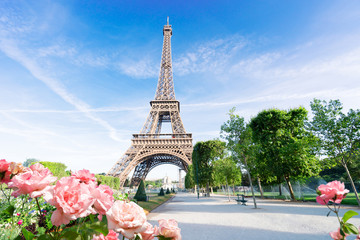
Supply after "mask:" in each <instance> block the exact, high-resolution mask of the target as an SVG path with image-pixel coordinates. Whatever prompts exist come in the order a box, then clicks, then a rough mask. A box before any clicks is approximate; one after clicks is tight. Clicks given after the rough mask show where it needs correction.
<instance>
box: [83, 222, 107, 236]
mask: <svg viewBox="0 0 360 240" xmlns="http://www.w3.org/2000/svg"><path fill="white" fill-rule="evenodd" d="M87 225H88V224H87ZM88 226H89V228H90V229H92V230H95V231H96V232H99V233H102V234H104V236H106V235H108V233H109V229H108V228H107V225H106V224H105V223H103V222H94V223H92V224H89V225H88Z"/></svg>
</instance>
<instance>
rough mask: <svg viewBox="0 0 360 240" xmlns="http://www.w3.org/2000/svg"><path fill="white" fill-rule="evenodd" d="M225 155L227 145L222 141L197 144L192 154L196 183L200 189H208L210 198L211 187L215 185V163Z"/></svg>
mask: <svg viewBox="0 0 360 240" xmlns="http://www.w3.org/2000/svg"><path fill="white" fill-rule="evenodd" d="M224 153H225V143H224V142H222V141H220V140H209V141H206V142H197V143H196V144H195V146H194V151H193V154H192V162H193V166H194V170H195V171H194V173H195V174H194V181H195V183H196V184H197V185H199V186H200V187H206V191H207V194H208V196H210V191H209V186H212V185H213V180H214V179H213V162H214V161H215V160H217V159H219V158H222V157H223V155H224Z"/></svg>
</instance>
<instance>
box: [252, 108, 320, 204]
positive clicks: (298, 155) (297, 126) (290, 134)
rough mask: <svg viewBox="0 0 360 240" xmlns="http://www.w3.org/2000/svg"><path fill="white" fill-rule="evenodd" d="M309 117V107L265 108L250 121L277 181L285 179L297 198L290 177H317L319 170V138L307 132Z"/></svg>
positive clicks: (261, 154)
mask: <svg viewBox="0 0 360 240" xmlns="http://www.w3.org/2000/svg"><path fill="white" fill-rule="evenodd" d="M306 120H307V111H306V109H305V108H303V107H299V108H295V109H290V110H289V111H283V110H278V109H270V110H264V111H262V112H260V113H259V114H258V115H257V116H256V117H255V118H253V119H252V120H251V122H250V127H251V128H252V130H253V133H254V134H253V140H254V142H256V143H258V144H259V150H260V151H259V155H260V156H262V159H263V161H264V162H265V163H266V166H267V168H268V169H269V170H270V172H271V173H272V174H273V175H274V176H275V177H276V178H277V179H278V180H280V179H285V182H286V183H287V185H288V188H289V192H290V196H291V198H292V200H294V201H295V200H296V199H295V195H294V191H293V189H292V186H291V183H290V179H297V178H305V177H310V176H314V175H317V174H318V173H319V171H320V164H319V161H318V158H317V157H316V155H315V152H314V146H316V137H315V136H314V135H312V134H310V133H309V132H308V131H306V129H305V122H306Z"/></svg>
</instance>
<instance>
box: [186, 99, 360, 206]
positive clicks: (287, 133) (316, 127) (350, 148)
mask: <svg viewBox="0 0 360 240" xmlns="http://www.w3.org/2000/svg"><path fill="white" fill-rule="evenodd" d="M310 106H311V110H312V114H313V118H312V120H311V121H309V120H308V112H307V110H306V109H305V108H303V107H299V108H295V109H290V110H279V109H269V110H264V111H262V112H260V113H259V114H258V115H257V116H256V117H254V118H252V119H251V121H250V122H248V123H247V122H245V120H244V118H243V117H240V116H238V115H236V114H235V108H233V109H231V110H230V112H229V120H227V121H226V122H225V123H224V124H223V125H222V126H221V138H222V139H224V140H225V141H226V144H225V143H224V142H221V141H220V140H211V141H207V142H199V143H197V144H196V145H195V147H194V152H193V165H192V166H191V167H190V171H189V173H188V174H187V176H186V179H185V184H186V187H191V186H192V185H194V184H198V185H200V187H204V186H206V187H207V189H208V187H209V186H215V185H216V183H222V184H223V183H224V181H225V182H226V181H229V179H231V180H232V179H233V178H232V177H230V176H232V175H231V173H230V172H227V170H225V169H227V166H231V167H229V169H230V168H232V169H239V167H240V168H241V169H242V170H243V172H244V173H246V174H247V175H248V176H249V179H250V183H251V182H252V181H253V180H255V179H256V180H257V182H258V185H259V189H260V192H261V193H262V191H261V189H262V188H261V183H267V184H270V183H282V182H286V184H287V186H288V189H289V192H290V195H291V198H292V199H293V200H295V196H294V191H293V188H292V186H291V180H296V179H300V178H301V179H304V178H308V177H311V176H316V175H318V174H319V172H320V171H322V170H324V169H328V168H331V167H339V166H342V167H343V168H344V170H345V172H346V174H347V177H348V180H349V182H350V183H351V185H352V188H353V189H352V190H353V191H354V192H355V195H356V197H357V199H358V202H359V205H360V201H359V198H358V194H357V191H356V188H355V184H354V182H353V180H352V176H351V172H350V171H349V168H348V164H349V163H351V161H356V160H359V159H358V157H357V154H358V153H359V149H360V111H359V110H352V109H350V110H349V112H348V113H347V114H344V113H343V112H342V104H341V103H340V101H338V100H330V101H329V102H328V103H327V102H326V101H321V100H318V99H314V100H313V101H312V102H311V103H310ZM225 161H227V162H226V163H225ZM231 164H232V165H231ZM237 174H238V176H240V175H241V174H240V173H237Z"/></svg>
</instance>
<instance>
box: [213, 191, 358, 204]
mask: <svg viewBox="0 0 360 240" xmlns="http://www.w3.org/2000/svg"><path fill="white" fill-rule="evenodd" d="M214 194H223V193H221V192H219V193H214ZM236 194H244V193H243V192H236V193H235V196H236ZM230 195H231V196H232V194H231V193H230ZM246 196H251V192H247V193H246ZM255 196H256V197H260V193H256V194H255ZM264 197H265V198H271V199H282V200H285V199H289V197H287V198H286V197H285V196H279V193H278V192H264ZM316 197H317V194H315V193H314V194H304V195H303V196H302V197H301V198H297V200H299V201H309V202H316ZM341 204H344V205H358V204H357V201H356V197H355V194H354V193H348V194H347V195H346V198H345V199H343V200H342V202H341Z"/></svg>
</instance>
